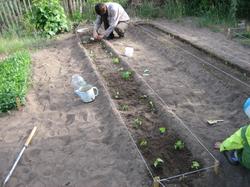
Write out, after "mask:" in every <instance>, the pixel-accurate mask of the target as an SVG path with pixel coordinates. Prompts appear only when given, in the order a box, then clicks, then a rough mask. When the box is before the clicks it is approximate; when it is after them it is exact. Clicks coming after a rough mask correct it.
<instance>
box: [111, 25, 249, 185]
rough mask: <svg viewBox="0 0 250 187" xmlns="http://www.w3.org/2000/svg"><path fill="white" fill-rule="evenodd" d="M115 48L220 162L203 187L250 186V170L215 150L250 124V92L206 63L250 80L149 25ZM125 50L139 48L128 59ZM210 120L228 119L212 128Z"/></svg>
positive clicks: (135, 30) (135, 29)
mask: <svg viewBox="0 0 250 187" xmlns="http://www.w3.org/2000/svg"><path fill="white" fill-rule="evenodd" d="M111 44H112V45H113V47H114V49H115V50H116V51H118V53H119V54H120V55H121V57H122V59H123V60H124V61H126V62H128V63H129V65H130V66H131V67H132V68H133V69H134V70H135V71H136V72H137V73H138V74H139V75H140V76H141V77H143V79H144V80H145V81H146V82H147V83H148V85H150V86H151V87H152V88H153V89H154V90H155V92H156V93H157V94H158V95H159V96H160V97H161V98H162V99H163V100H164V102H165V103H166V104H167V106H168V107H169V108H170V109H171V110H172V111H173V112H175V113H176V115H177V116H178V117H179V118H180V119H182V121H183V122H184V123H185V124H186V125H187V126H188V127H189V128H190V129H191V130H192V131H193V133H194V134H196V135H197V136H198V137H199V138H200V139H201V140H202V142H203V143H204V145H205V146H206V147H207V148H208V150H209V151H210V152H212V153H213V154H214V155H215V156H216V158H218V160H219V161H220V163H221V166H220V172H219V174H218V175H213V174H211V175H210V176H209V177H208V178H207V179H206V180H204V181H203V182H202V183H200V184H199V185H198V186H218V187H219V186H230V187H233V186H245V187H246V186H249V183H250V181H249V172H248V171H246V170H245V169H244V168H242V167H240V166H238V167H236V166H231V165H229V164H228V162H227V161H226V160H225V158H224V157H223V155H222V154H220V153H219V152H218V151H217V150H214V148H213V145H214V143H215V142H217V141H222V140H223V139H225V138H226V137H228V136H229V135H230V134H232V133H233V132H235V131H236V130H237V129H239V128H240V127H242V126H243V125H245V124H247V122H248V119H247V117H246V116H245V114H244V113H243V111H242V105H243V103H244V100H245V99H246V98H247V97H248V96H249V88H247V87H246V86H245V85H243V84H241V83H239V82H238V81H236V80H233V79H231V78H229V77H228V76H227V75H225V74H223V73H221V72H218V71H216V70H215V69H213V68H211V66H207V65H204V64H203V63H201V62H203V60H205V61H207V62H209V63H211V64H213V65H215V66H216V67H219V68H220V69H222V70H224V71H225V72H227V73H230V74H231V75H233V76H235V77H236V78H237V79H239V80H241V81H244V82H245V83H246V84H248V85H249V83H250V81H249V77H247V76H246V75H243V73H240V72H238V71H237V70H235V69H233V68H230V67H228V66H227V65H224V62H222V61H219V60H217V59H214V58H213V57H212V56H210V55H207V54H205V53H203V52H201V51H200V50H197V49H195V48H193V47H191V46H190V45H188V44H185V43H182V42H180V41H177V40H175V39H174V38H172V37H171V36H169V35H166V34H165V33H162V32H160V31H159V30H157V29H155V28H152V27H150V26H148V25H141V26H131V27H130V29H129V31H128V33H127V35H126V38H123V39H115V40H113V41H111ZM125 47H133V48H134V55H133V57H132V58H128V57H125V56H124V49H125ZM180 47H181V48H180ZM183 49H184V50H183ZM235 50H236V49H235ZM190 53H191V54H192V55H191V54H190ZM201 59H202V60H201ZM207 120H224V121H223V122H221V123H218V124H216V125H214V126H210V125H208V123H207Z"/></svg>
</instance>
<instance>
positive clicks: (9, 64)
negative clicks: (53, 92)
mask: <svg viewBox="0 0 250 187" xmlns="http://www.w3.org/2000/svg"><path fill="white" fill-rule="evenodd" d="M30 63H31V59H30V55H29V53H28V52H17V53H15V54H13V55H11V56H10V57H8V58H7V59H5V60H3V61H2V62H0V75H1V76H0V112H6V111H8V110H10V109H12V108H16V107H18V105H21V104H24V103H25V95H26V93H27V89H28V80H29V76H30V69H31V68H30Z"/></svg>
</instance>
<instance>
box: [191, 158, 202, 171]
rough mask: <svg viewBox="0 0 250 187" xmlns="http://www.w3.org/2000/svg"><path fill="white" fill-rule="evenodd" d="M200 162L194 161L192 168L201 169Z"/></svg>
mask: <svg viewBox="0 0 250 187" xmlns="http://www.w3.org/2000/svg"><path fill="white" fill-rule="evenodd" d="M200 167H201V166H200V163H199V162H197V161H195V160H194V161H193V162H192V165H191V169H194V170H197V169H200Z"/></svg>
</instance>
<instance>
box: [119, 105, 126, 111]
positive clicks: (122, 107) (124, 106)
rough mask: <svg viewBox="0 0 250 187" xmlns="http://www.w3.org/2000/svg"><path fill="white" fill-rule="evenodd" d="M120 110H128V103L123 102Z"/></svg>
mask: <svg viewBox="0 0 250 187" xmlns="http://www.w3.org/2000/svg"><path fill="white" fill-rule="evenodd" d="M120 110H122V111H128V105H126V104H122V105H121V107H120Z"/></svg>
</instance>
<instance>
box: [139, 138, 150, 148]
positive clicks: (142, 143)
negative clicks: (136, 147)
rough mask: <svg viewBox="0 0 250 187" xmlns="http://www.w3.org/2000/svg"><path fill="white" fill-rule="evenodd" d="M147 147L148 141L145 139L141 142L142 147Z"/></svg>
mask: <svg viewBox="0 0 250 187" xmlns="http://www.w3.org/2000/svg"><path fill="white" fill-rule="evenodd" d="M147 145H148V142H147V140H145V139H143V140H141V142H140V146H141V147H147Z"/></svg>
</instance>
